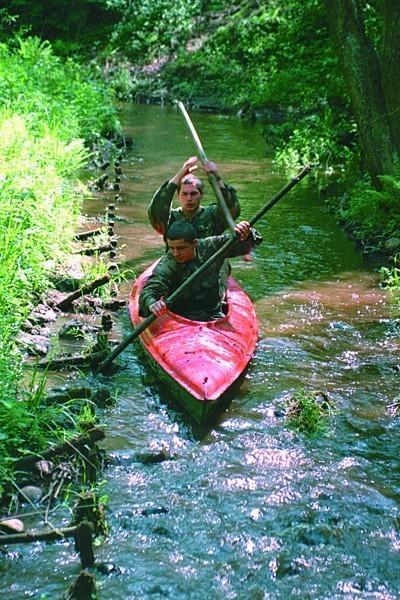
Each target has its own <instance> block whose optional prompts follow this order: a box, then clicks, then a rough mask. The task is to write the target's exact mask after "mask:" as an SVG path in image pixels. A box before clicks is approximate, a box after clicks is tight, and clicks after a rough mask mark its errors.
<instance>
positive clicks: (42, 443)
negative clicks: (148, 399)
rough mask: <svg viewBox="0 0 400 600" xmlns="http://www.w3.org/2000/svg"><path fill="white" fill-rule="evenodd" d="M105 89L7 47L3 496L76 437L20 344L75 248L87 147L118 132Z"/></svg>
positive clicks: (35, 49) (30, 45)
mask: <svg viewBox="0 0 400 600" xmlns="http://www.w3.org/2000/svg"><path fill="white" fill-rule="evenodd" d="M115 115H116V113H115V109H114V108H113V105H112V99H111V98H110V97H107V93H106V89H105V87H104V85H103V84H101V83H99V82H98V81H96V80H95V79H93V78H92V77H91V75H90V73H89V72H88V71H87V70H86V69H84V68H83V67H80V66H79V65H78V64H75V63H73V62H72V61H67V62H66V63H63V62H62V61H61V60H60V59H59V58H57V57H55V56H54V55H53V53H52V49H51V47H50V45H49V44H47V43H42V42H39V40H37V39H34V38H33V39H29V38H28V39H27V40H17V44H16V45H15V49H14V50H11V49H9V48H8V47H7V46H5V45H4V44H2V45H0V378H1V382H2V384H1V387H0V495H1V492H2V490H3V487H4V483H5V482H7V481H10V480H12V478H13V470H14V462H15V460H16V459H17V458H18V457H20V456H21V455H23V454H25V453H31V452H40V451H41V450H43V449H45V448H46V447H47V446H48V445H49V444H54V443H57V442H58V441H60V440H62V439H63V438H64V437H66V436H67V437H68V436H70V435H72V433H71V431H72V432H73V430H74V429H75V428H76V426H77V418H76V417H75V416H74V413H73V411H72V410H70V409H69V408H68V407H66V406H64V407H48V406H46V404H45V402H44V385H45V380H44V379H43V380H40V383H39V384H38V383H37V381H35V379H34V380H33V381H32V382H31V383H26V382H25V379H26V375H25V378H24V377H23V370H22V357H21V354H20V352H19V349H18V346H17V344H16V336H17V334H18V331H19V329H20V326H21V324H22V322H23V321H24V320H25V318H26V316H27V314H28V313H29V311H30V310H31V308H32V306H33V305H34V304H35V303H36V302H37V301H38V299H39V298H40V296H41V294H42V293H43V292H44V291H45V290H46V289H47V288H48V287H49V286H50V285H51V284H50V281H49V278H50V274H51V272H52V270H53V269H54V267H55V266H56V265H58V264H61V263H62V262H63V260H64V259H65V257H66V256H67V255H68V253H69V251H70V249H71V243H72V237H73V233H74V231H75V227H76V221H77V216H78V214H79V210H80V204H81V202H82V199H83V186H78V185H77V180H76V178H77V173H78V169H80V168H81V167H82V166H83V164H84V163H85V161H86V160H87V158H88V155H89V154H88V150H87V145H86V144H87V142H88V141H92V140H93V139H96V138H97V137H99V136H100V135H101V134H102V133H104V132H107V131H109V130H111V129H115V127H116V125H117V121H116V116H115Z"/></svg>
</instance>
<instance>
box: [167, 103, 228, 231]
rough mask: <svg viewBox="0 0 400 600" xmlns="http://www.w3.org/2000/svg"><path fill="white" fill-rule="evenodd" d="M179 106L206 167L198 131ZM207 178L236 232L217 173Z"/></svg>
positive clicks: (226, 217)
mask: <svg viewBox="0 0 400 600" xmlns="http://www.w3.org/2000/svg"><path fill="white" fill-rule="evenodd" d="M177 105H178V108H179V110H180V111H181V113H182V116H183V118H184V119H185V121H186V125H187V126H188V128H189V131H190V133H191V134H192V137H193V140H194V143H195V145H196V148H197V151H198V153H199V156H200V160H201V162H202V164H203V165H204V164H205V163H206V162H207V160H208V159H207V156H206V153H205V152H204V148H203V145H202V143H201V141H200V138H199V136H198V133H197V131H196V129H195V128H194V125H193V123H192V120H191V118H190V117H189V115H188V112H187V110H186V108H185V106H184V104H183V102H177ZM207 176H208V181H209V182H210V183H211V186H212V188H213V190H214V193H215V195H216V197H217V200H218V204H219V206H220V208H221V210H222V212H223V215H224V218H225V221H226V224H227V225H228V227H229V229H230V230H231V231H232V232H233V231H234V230H235V222H234V220H233V218H232V215H231V213H230V211H229V208H228V206H227V204H226V202H225V198H224V195H223V193H222V191H221V188H220V187H219V185H218V179H217V177H216V175H215V173H207Z"/></svg>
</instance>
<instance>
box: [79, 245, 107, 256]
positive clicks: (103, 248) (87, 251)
mask: <svg viewBox="0 0 400 600" xmlns="http://www.w3.org/2000/svg"><path fill="white" fill-rule="evenodd" d="M112 248H113V247H112V246H111V244H103V245H102V246H96V248H82V249H81V250H78V252H77V254H84V255H85V256H93V254H101V253H102V252H109V251H110V250H112Z"/></svg>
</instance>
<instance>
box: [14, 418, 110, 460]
mask: <svg viewBox="0 0 400 600" xmlns="http://www.w3.org/2000/svg"><path fill="white" fill-rule="evenodd" d="M104 437H105V433H104V430H103V429H100V428H99V427H94V428H93V429H89V431H88V432H87V433H86V434H84V435H81V436H79V437H76V438H72V439H71V440H69V441H68V442H65V443H64V444H61V445H60V446H56V447H55V448H52V449H51V450H45V451H44V452H42V453H41V454H32V455H29V456H24V457H23V458H20V459H19V460H17V462H16V463H15V468H16V469H21V470H25V469H33V468H34V467H35V464H36V463H37V462H38V461H39V460H48V459H50V458H53V457H54V456H58V455H62V454H76V453H81V452H82V451H83V450H85V448H86V447H88V446H89V447H91V446H93V445H94V444H95V443H96V442H99V441H100V440H102V439H104Z"/></svg>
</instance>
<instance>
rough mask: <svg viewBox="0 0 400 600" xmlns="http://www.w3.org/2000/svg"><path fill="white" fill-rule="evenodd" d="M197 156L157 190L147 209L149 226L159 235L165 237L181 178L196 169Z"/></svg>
mask: <svg viewBox="0 0 400 600" xmlns="http://www.w3.org/2000/svg"><path fill="white" fill-rule="evenodd" d="M196 163H197V156H191V157H190V158H188V159H187V160H186V161H185V162H184V163H183V165H182V166H181V168H180V169H179V171H178V172H177V173H176V175H174V176H173V177H172V178H171V179H170V180H169V181H166V182H165V183H163V185H162V186H161V187H159V188H158V190H157V191H156V193H155V194H154V196H153V198H152V199H151V201H150V204H149V208H148V211H147V212H148V215H149V221H150V224H151V226H152V227H153V228H154V229H155V230H156V231H157V232H158V233H160V234H161V235H163V236H164V235H165V233H166V231H167V227H168V221H169V217H170V211H171V204H172V200H173V198H174V194H175V192H176V190H177V187H178V185H179V182H180V180H181V179H182V177H184V176H185V175H187V174H188V173H190V172H191V171H193V170H194V169H196V168H197V167H196Z"/></svg>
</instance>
